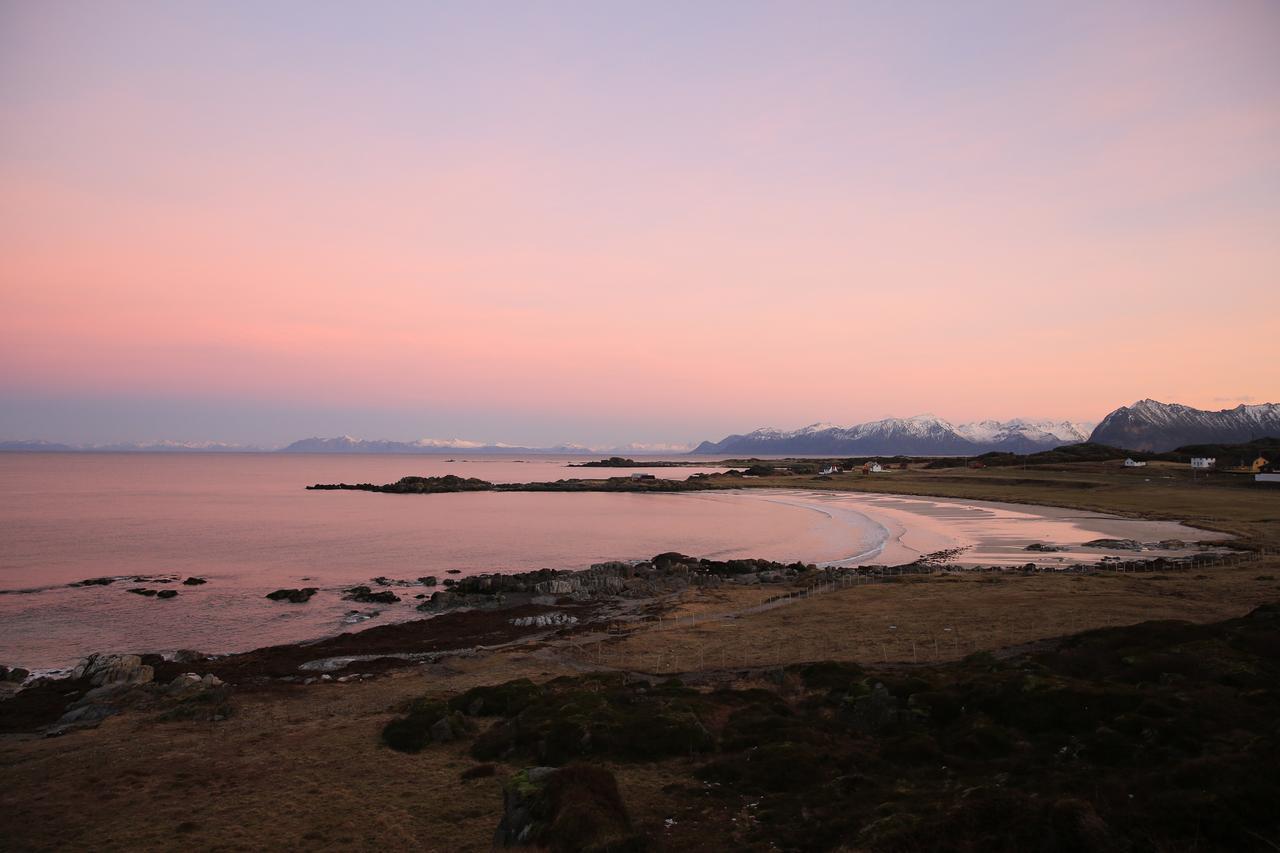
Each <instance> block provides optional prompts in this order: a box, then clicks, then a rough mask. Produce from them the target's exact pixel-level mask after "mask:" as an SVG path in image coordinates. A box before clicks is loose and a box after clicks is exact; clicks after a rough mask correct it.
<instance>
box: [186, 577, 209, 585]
mask: <svg viewBox="0 0 1280 853" xmlns="http://www.w3.org/2000/svg"><path fill="white" fill-rule="evenodd" d="M182 583H183V585H184V586H200V584H202V583H208V581H207V580H205V579H204V578H195V577H191V578H187V579H186V580H184V581H183V582H182Z"/></svg>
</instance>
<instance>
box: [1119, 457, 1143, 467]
mask: <svg viewBox="0 0 1280 853" xmlns="http://www.w3.org/2000/svg"><path fill="white" fill-rule="evenodd" d="M1124 467H1126V468H1146V467H1147V463H1145V462H1135V461H1134V460H1132V459H1126V460H1124Z"/></svg>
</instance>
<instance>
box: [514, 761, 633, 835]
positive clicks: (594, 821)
mask: <svg viewBox="0 0 1280 853" xmlns="http://www.w3.org/2000/svg"><path fill="white" fill-rule="evenodd" d="M517 845H518V846H525V845H528V846H531V847H538V848H540V849H547V850H553V851H562V850H563V851H569V850H639V849H643V848H644V847H645V846H646V845H645V843H644V839H643V837H641V836H639V835H637V834H636V833H635V832H634V831H633V830H632V828H631V818H630V816H629V815H628V814H627V809H626V806H625V805H624V804H623V802H622V795H621V793H620V792H619V791H618V781H617V779H616V778H614V775H613V773H611V772H610V771H608V770H606V769H604V768H603V767H596V766H593V765H589V764H574V765H570V766H569V767H563V768H554V767H531V768H529V769H527V770H522V771H520V772H519V773H516V774H514V775H513V776H512V777H511V778H510V779H509V780H508V782H507V783H506V785H505V786H504V787H503V792H502V819H501V821H500V822H499V823H498V829H497V831H496V832H495V833H494V837H493V846H494V847H513V846H517Z"/></svg>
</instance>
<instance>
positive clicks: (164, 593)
mask: <svg viewBox="0 0 1280 853" xmlns="http://www.w3.org/2000/svg"><path fill="white" fill-rule="evenodd" d="M177 595H178V591H177V590H176V589H162V590H160V591H159V592H157V593H156V598H176V597H177Z"/></svg>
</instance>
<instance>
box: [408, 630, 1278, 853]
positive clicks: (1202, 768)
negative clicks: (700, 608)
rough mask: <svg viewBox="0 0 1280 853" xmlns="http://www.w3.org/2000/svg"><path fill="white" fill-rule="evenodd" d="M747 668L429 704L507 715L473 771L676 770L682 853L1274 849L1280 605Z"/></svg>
mask: <svg viewBox="0 0 1280 853" xmlns="http://www.w3.org/2000/svg"><path fill="white" fill-rule="evenodd" d="M745 675H748V676H750V677H747V678H744V677H743V676H744V674H742V673H737V674H732V673H720V674H712V673H709V674H707V676H706V684H705V685H704V686H702V687H699V688H696V689H695V688H693V687H689V686H685V685H681V684H679V683H678V682H673V681H672V682H663V683H657V684H655V683H649V682H644V681H636V680H634V679H632V680H628V679H626V678H624V677H623V676H621V675H592V676H584V677H577V678H560V679H556V680H553V681H550V682H547V683H546V684H543V685H533V684H531V683H530V682H527V681H525V682H511V683H508V684H505V685H499V686H497V687H485V688H478V689H477V690H473V691H470V692H468V693H466V694H463V695H461V696H459V697H455V699H454V700H452V701H450V702H449V703H445V704H441V705H439V706H437V707H435V708H434V709H433V710H431V711H430V712H429V713H427V714H426V715H425V716H431V715H434V714H441V715H446V714H457V715H462V716H464V717H466V718H467V720H471V719H472V716H471V715H479V714H488V715H490V716H491V717H493V719H494V722H493V723H492V725H491V726H490V727H489V728H488V729H487V730H485V731H484V732H483V733H481V734H479V735H478V736H477V737H476V738H475V740H474V742H473V744H472V747H471V751H472V754H473V755H474V756H475V757H476V758H477V759H478V760H481V761H495V760H501V761H507V762H511V763H513V764H517V765H518V766H527V764H528V763H530V762H536V763H539V764H546V765H562V764H567V763H569V762H570V761H576V760H578V759H582V758H588V757H589V758H591V759H592V760H595V761H612V762H615V767H617V768H618V772H620V773H625V772H626V767H627V766H629V764H633V763H635V762H662V763H665V766H666V767H667V768H668V772H670V774H671V784H669V785H667V786H666V788H665V789H664V794H665V795H666V796H667V797H669V798H670V803H669V805H668V806H667V808H668V810H669V813H671V814H672V816H673V821H674V822H673V823H672V824H671V826H670V827H669V828H668V831H667V832H666V837H667V841H668V843H670V844H671V845H672V846H673V849H677V848H678V849H723V847H722V846H721V847H719V848H717V844H719V845H723V844H724V843H725V839H726V838H730V837H732V838H737V839H740V840H741V841H742V843H744V844H747V845H749V846H753V847H754V846H759V847H776V848H779V849H784V850H825V849H834V848H840V847H847V848H851V849H866V850H886V851H898V850H901V851H914V850H963V851H976V850H983V851H1024V850H1038V851H1143V850H1151V851H1182V850H1186V851H1190V850H1219V849H1230V850H1274V849H1276V845H1277V843H1280V809H1277V808H1276V803H1277V802H1280V606H1276V605H1268V606H1265V607H1262V608H1259V609H1258V610H1255V611H1254V612H1253V613H1251V614H1249V615H1248V616H1245V617H1242V618H1240V619H1234V620H1230V621H1227V622H1222V623H1217V624H1212V625H1194V624H1190V623H1184V622H1149V623H1144V624H1140V625H1134V626H1130V627H1125V628H1114V629H1104V630H1097V631H1090V632H1087V633H1084V634H1081V635H1078V636H1075V637H1072V638H1068V639H1067V640H1065V641H1064V642H1062V643H1061V644H1060V645H1059V646H1058V647H1057V648H1055V649H1053V650H1052V651H1048V652H1044V653H1040V654H1034V655H1024V656H1020V657H1016V658H1012V659H1009V660H1003V661H999V660H996V659H995V658H993V657H992V656H991V655H987V654H982V655H975V656H973V657H971V658H969V659H966V660H964V661H960V662H957V663H953V664H946V665H938V666H932V667H910V668H906V667H900V668H895V669H884V670H864V669H862V668H861V667H858V666H855V665H852V664H844V663H817V664H809V665H804V666H791V667H787V668H785V669H783V670H770V671H768V672H767V673H750V674H745ZM726 685H732V688H733V689H730V688H729V687H727V686H726ZM425 716H424V715H422V714H419V718H420V719H425ZM412 717H413V714H410V716H409V717H408V718H406V720H407V719H411V718H412ZM442 718H443V716H442ZM406 725H407V723H406ZM389 728H390V727H389Z"/></svg>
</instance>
